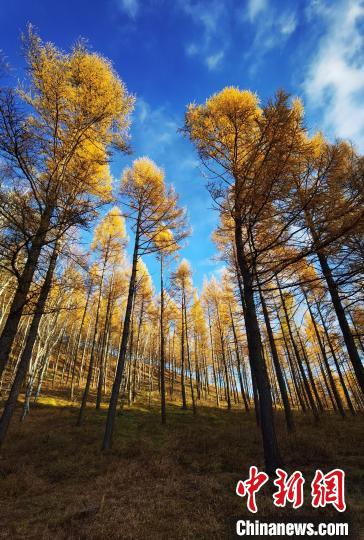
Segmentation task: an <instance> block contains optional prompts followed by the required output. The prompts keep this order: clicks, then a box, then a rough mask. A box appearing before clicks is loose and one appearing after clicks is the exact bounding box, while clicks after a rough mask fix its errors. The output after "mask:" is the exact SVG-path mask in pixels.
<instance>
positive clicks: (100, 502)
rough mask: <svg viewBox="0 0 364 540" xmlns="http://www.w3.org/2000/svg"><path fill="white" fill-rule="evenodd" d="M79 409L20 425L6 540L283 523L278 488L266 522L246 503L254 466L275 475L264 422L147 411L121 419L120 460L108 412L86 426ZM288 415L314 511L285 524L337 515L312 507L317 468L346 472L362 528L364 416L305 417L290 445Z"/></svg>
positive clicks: (14, 439) (139, 407) (180, 533)
mask: <svg viewBox="0 0 364 540" xmlns="http://www.w3.org/2000/svg"><path fill="white" fill-rule="evenodd" d="M77 411H78V409H77V407H76V406H72V405H71V404H70V403H69V402H67V401H66V400H65V399H64V398H62V396H61V395H57V394H53V395H51V394H50V395H48V396H47V397H43V398H42V399H40V401H39V403H38V404H37V405H35V406H33V407H32V409H31V411H30V414H29V416H28V417H27V418H26V420H25V421H24V422H22V423H20V422H19V421H18V418H15V419H14V421H13V425H12V427H11V430H10V433H9V437H8V440H7V442H6V444H5V445H4V447H3V448H2V451H1V453H0V524H1V525H0V538H10V539H18V538H26V539H48V538H52V539H55V540H58V539H83V538H85V539H86V538H87V539H99V538H100V539H101V538H105V539H114V538H115V539H117V538H120V539H143V540H144V539H159V538H161V539H164V538H165V539H171V540H174V539H182V538H186V539H187V538H191V539H192V538H193V539H197V538H201V539H204V538H206V539H213V538H216V539H220V538H221V539H224V538H228V537H229V530H230V527H233V526H234V524H235V522H236V519H238V518H240V519H251V520H254V519H257V518H259V519H262V518H265V519H266V518H268V519H271V520H272V521H273V520H277V519H278V516H279V515H282V510H281V511H280V513H278V510H277V509H275V507H274V506H273V502H272V488H269V486H268V484H267V485H266V486H264V487H263V489H262V490H261V492H259V494H258V496H257V503H258V507H259V511H258V514H255V515H253V514H250V515H248V513H247V511H246V510H245V499H241V498H239V497H237V495H236V494H235V487H236V483H237V481H238V480H239V479H246V478H247V476H248V469H249V466H250V465H257V466H258V467H259V468H260V469H262V467H263V462H262V451H261V437H260V433H259V430H258V429H257V427H256V424H255V418H254V413H253V412H251V413H249V414H245V413H243V412H242V411H241V410H232V411H230V412H228V411H227V410H226V409H216V408H214V407H211V406H209V407H207V406H205V407H200V408H199V410H198V414H197V415H196V417H194V416H193V415H192V412H191V410H188V411H182V410H181V408H180V406H179V405H178V404H173V403H172V404H169V405H168V411H167V412H168V417H167V421H168V423H167V425H166V426H162V425H161V424H160V415H159V406H158V403H157V401H156V400H155V401H152V403H151V406H148V404H147V403H145V402H142V401H139V402H136V403H135V404H134V405H133V406H132V407H131V408H130V409H129V408H125V409H124V411H123V412H122V414H120V415H119V416H118V418H117V426H116V428H115V436H114V444H113V450H112V451H110V452H108V453H105V454H103V453H101V451H100V446H101V441H102V436H103V429H104V424H105V416H106V409H105V408H103V409H102V410H101V411H95V410H94V409H93V408H92V407H91V406H90V407H89V408H88V409H87V411H86V414H85V418H84V423H83V425H82V427H81V428H77V427H75V422H76V416H77ZM277 416H278V418H277V431H278V437H279V440H280V445H281V449H282V454H283V457H284V462H285V469H286V470H287V471H288V472H292V471H293V470H295V469H299V470H301V471H302V472H303V474H304V476H305V478H306V486H305V487H306V488H307V489H305V498H306V500H305V504H304V507H303V508H302V509H300V510H297V511H293V510H292V509H290V508H286V509H284V510H283V515H286V516H290V517H292V515H293V514H295V516H296V515H300V514H302V515H303V516H305V517H307V516H309V515H314V514H315V516H316V517H317V516H318V515H321V514H320V512H325V515H326V516H327V513H328V512H327V510H326V509H325V511H324V510H321V511H320V510H315V509H312V508H311V507H310V491H309V489H310V483H311V480H312V478H313V475H314V472H315V470H316V469H317V468H322V470H323V471H324V472H325V471H326V472H328V471H329V470H331V469H334V468H337V467H341V468H343V469H344V470H345V472H346V495H347V498H346V500H347V506H348V509H349V511H350V513H351V515H352V516H354V517H353V519H354V521H355V520H358V519H359V516H360V514H361V515H362V516H363V515H364V494H363V486H364V467H363V465H364V452H363V445H364V440H363V432H364V418H363V417H362V416H360V417H359V416H358V417H356V418H347V419H346V420H341V419H339V418H337V417H333V416H330V415H327V416H325V417H324V418H322V420H321V422H320V423H319V424H318V425H314V424H313V423H312V420H311V419H310V418H309V417H308V416H307V417H306V416H300V417H298V415H296V422H297V430H296V433H295V434H293V435H291V436H289V437H288V436H287V434H286V431H285V427H284V422H283V416H282V415H281V413H277ZM330 512H331V514H332V515H333V514H336V516H337V514H338V513H337V512H336V511H334V510H333V511H331V510H330V511H329V514H330ZM331 514H330V515H331ZM345 517H346V514H345ZM234 518H235V520H234ZM231 530H232V529H231Z"/></svg>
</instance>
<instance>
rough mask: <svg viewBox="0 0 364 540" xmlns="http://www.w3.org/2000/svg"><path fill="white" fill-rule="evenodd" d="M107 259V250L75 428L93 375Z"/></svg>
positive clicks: (81, 414)
mask: <svg viewBox="0 0 364 540" xmlns="http://www.w3.org/2000/svg"><path fill="white" fill-rule="evenodd" d="M107 258H108V250H107V251H106V254H105V257H104V262H103V265H102V272H101V280H100V290H99V296H98V300H97V308H96V318H95V328H94V335H93V338H92V345H91V354H90V363H89V366H88V373H87V379H86V386H85V389H84V391H83V395H82V401H81V406H80V410H79V413H78V418H77V422H76V426H80V425H81V423H82V419H83V415H84V412H85V409H86V404H87V399H88V395H89V392H90V387H91V380H92V375H93V371H94V363H95V356H96V355H95V347H96V337H97V333H98V331H99V328H98V327H99V317H100V305H101V296H102V287H103V284H104V276H105V270H106V263H107Z"/></svg>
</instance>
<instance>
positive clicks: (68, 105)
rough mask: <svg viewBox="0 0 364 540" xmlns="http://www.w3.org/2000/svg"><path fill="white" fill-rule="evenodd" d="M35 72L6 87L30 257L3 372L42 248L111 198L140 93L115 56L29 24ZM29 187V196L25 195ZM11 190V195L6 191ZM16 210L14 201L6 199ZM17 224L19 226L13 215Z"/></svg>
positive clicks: (3, 150)
mask: <svg viewBox="0 0 364 540" xmlns="http://www.w3.org/2000/svg"><path fill="white" fill-rule="evenodd" d="M24 46H25V53H26V60H27V64H28V79H27V81H26V83H25V84H24V85H22V86H20V87H19V88H18V89H17V90H16V91H15V90H13V89H8V88H3V89H2V90H1V93H0V155H1V158H2V163H4V167H5V168H6V174H7V187H5V188H4V189H5V191H6V194H5V197H6V198H7V195H8V194H9V198H10V199H14V198H16V197H18V198H21V205H22V212H19V214H18V217H17V219H19V220H20V225H21V227H22V228H23V225H24V222H23V221H22V220H21V216H22V215H24V214H27V215H29V216H31V219H30V220H29V219H28V221H27V223H30V224H31V226H30V227H29V228H26V230H25V231H24V230H23V231H22V233H23V246H24V250H25V253H26V257H25V258H24V260H22V261H21V262H20V264H19V267H17V263H18V260H17V257H16V254H13V267H14V268H15V269H16V271H15V274H16V277H17V288H16V291H15V294H14V297H13V300H12V303H11V306H10V307H9V310H8V314H7V319H6V322H5V324H4V327H3V329H2V333H1V336H0V375H1V373H2V372H3V370H4V368H5V366H6V364H7V362H8V359H9V354H10V352H11V348H12V345H13V342H14V339H15V336H16V332H17V328H18V325H19V322H20V319H21V316H22V312H23V309H24V305H25V304H26V301H27V296H28V293H29V289H30V287H31V284H32V280H33V276H34V273H35V271H36V268H37V265H38V262H39V257H40V253H41V250H42V248H43V247H44V245H45V244H47V243H50V242H52V241H53V242H54V241H56V240H57V238H60V237H62V235H63V234H64V233H65V232H66V231H67V230H68V229H69V228H70V227H71V226H74V225H82V226H84V225H86V224H87V223H88V222H89V221H90V219H92V218H93V217H94V216H95V213H96V210H97V207H98V206H99V205H100V204H101V203H104V202H105V201H108V200H110V197H111V177H110V174H109V169H108V161H109V150H110V148H111V147H114V148H118V149H119V150H122V151H124V150H126V147H127V143H126V141H127V130H128V125H129V113H130V112H131V109H132V106H133V98H132V97H131V96H130V95H129V94H128V93H127V91H126V88H125V86H124V84H123V83H122V81H121V80H120V79H119V78H118V76H117V75H116V73H115V72H114V71H113V69H112V66H111V65H110V63H109V62H108V61H107V60H106V59H105V58H103V57H102V56H100V55H98V54H96V53H91V52H89V51H87V49H86V47H85V45H84V44H83V43H82V42H79V43H77V44H76V45H75V46H74V48H73V49H72V51H71V52H70V53H68V54H66V53H63V52H61V51H60V50H59V49H57V48H56V47H55V46H54V45H53V44H51V43H43V42H42V41H41V39H40V38H39V37H38V36H37V35H36V34H35V33H34V32H33V30H32V28H31V27H29V31H28V34H27V35H26V36H25V38H24ZM23 192H26V193H27V198H26V200H24V197H21V194H22V193H23ZM2 197H4V195H2ZM1 209H2V211H4V212H5V213H6V217H7V218H9V211H8V210H9V208H8V207H7V206H6V205H5V206H3V205H2V206H1ZM12 227H13V229H14V228H15V227H16V223H15V222H14V219H13V220H12Z"/></svg>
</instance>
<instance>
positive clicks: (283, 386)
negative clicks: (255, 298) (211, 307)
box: [257, 280, 294, 432]
mask: <svg viewBox="0 0 364 540" xmlns="http://www.w3.org/2000/svg"><path fill="white" fill-rule="evenodd" d="M257 284H258V288H259V295H260V302H261V304H262V309H263V316H264V322H265V326H266V329H267V334H268V340H269V346H270V350H271V353H272V358H273V364H274V369H275V372H276V375H277V380H278V386H279V390H280V393H281V396H282V401H283V407H284V414H285V418H286V424H287V429H288V431H290V432H291V431H294V422H293V416H292V410H291V406H290V403H289V399H288V395H287V388H286V383H285V381H284V378H283V373H282V368H281V364H280V361H279V358H278V352H277V347H276V344H275V341H274V336H273V331H272V326H271V324H270V319H269V314H268V310H267V305H266V303H265V299H264V296H263V293H262V290H261V287H260V283H259V281H258V280H257Z"/></svg>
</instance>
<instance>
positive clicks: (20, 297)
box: [0, 208, 52, 378]
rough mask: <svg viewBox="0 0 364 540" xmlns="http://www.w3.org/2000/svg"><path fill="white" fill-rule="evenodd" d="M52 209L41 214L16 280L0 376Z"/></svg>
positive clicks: (1, 340)
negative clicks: (20, 272)
mask: <svg viewBox="0 0 364 540" xmlns="http://www.w3.org/2000/svg"><path fill="white" fill-rule="evenodd" d="M51 215H52V209H51V208H49V209H46V210H45V211H44V213H43V215H42V218H41V221H40V225H39V228H38V231H37V233H36V235H35V237H34V239H33V241H32V245H31V247H30V250H29V253H28V259H27V262H26V263H25V266H24V269H23V272H22V274H21V276H20V277H19V280H18V286H17V289H16V291H15V295H14V298H13V301H12V304H11V307H10V310H9V314H8V317H7V320H6V323H5V324H4V327H3V330H2V332H1V336H0V378H1V377H2V374H3V371H4V369H5V367H6V364H7V362H8V360H9V355H10V352H11V348H12V345H13V343H14V339H15V336H16V333H17V330H18V325H19V322H20V319H21V316H22V313H23V309H24V306H25V304H26V301H27V297H28V293H29V289H30V287H31V284H32V281H33V276H34V272H35V271H36V269H37V265H38V260H39V256H40V252H41V250H42V247H43V246H44V243H45V239H46V236H47V232H48V228H49V223H50V220H51Z"/></svg>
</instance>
